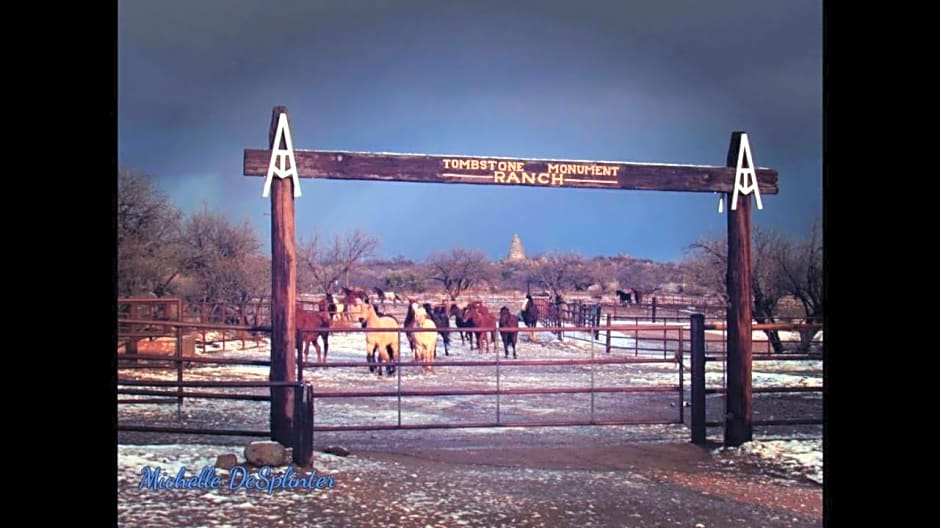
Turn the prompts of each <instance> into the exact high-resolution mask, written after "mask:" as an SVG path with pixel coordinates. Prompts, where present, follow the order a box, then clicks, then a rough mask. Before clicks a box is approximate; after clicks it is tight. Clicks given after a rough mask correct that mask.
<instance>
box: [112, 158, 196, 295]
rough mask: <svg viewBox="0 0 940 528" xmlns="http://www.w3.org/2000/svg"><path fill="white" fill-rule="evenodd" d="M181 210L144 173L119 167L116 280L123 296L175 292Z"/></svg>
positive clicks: (178, 263) (178, 265)
mask: <svg viewBox="0 0 940 528" xmlns="http://www.w3.org/2000/svg"><path fill="white" fill-rule="evenodd" d="M181 218H182V214H181V213H180V211H179V210H178V209H177V208H176V207H174V206H173V205H172V204H170V202H169V200H168V199H167V197H166V196H165V195H164V194H163V193H161V192H160V191H158V190H157V189H156V187H154V185H153V184H152V183H151V182H150V181H149V180H147V179H146V177H145V176H144V175H141V174H136V173H133V172H131V171H130V170H128V169H126V168H123V167H122V168H119V169H118V188H117V218H116V224H117V226H116V227H117V252H118V262H117V267H118V269H117V283H118V293H119V294H120V295H123V296H132V295H140V294H152V295H156V296H157V297H162V296H164V295H169V294H172V293H174V292H173V290H172V287H171V285H172V283H173V281H174V279H176V278H177V277H178V275H179V272H180V269H181V262H180V254H179V250H180V223H181Z"/></svg>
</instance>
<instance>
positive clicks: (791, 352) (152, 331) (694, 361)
mask: <svg viewBox="0 0 940 528" xmlns="http://www.w3.org/2000/svg"><path fill="white" fill-rule="evenodd" d="M535 300H536V304H537V306H539V305H540V304H541V306H539V308H540V314H542V313H544V314H545V315H544V316H540V325H541V326H538V327H537V329H536V331H538V332H550V333H553V334H554V335H556V336H557V337H558V338H559V339H560V340H564V339H571V340H574V341H580V342H589V343H590V349H589V351H585V357H583V358H578V359H512V360H507V359H502V358H501V357H500V355H501V354H500V351H499V350H498V348H499V347H495V348H496V352H495V358H492V359H491V358H490V356H487V357H484V358H482V359H480V358H476V359H473V360H452V359H437V360H434V361H432V362H421V361H414V360H411V359H404V358H402V357H401V353H400V354H399V358H397V360H394V361H392V362H390V364H389V365H387V366H391V367H394V374H393V375H394V376H395V384H394V387H390V386H385V387H378V388H376V387H372V388H369V389H366V390H357V389H347V390H338V389H318V388H317V387H316V386H315V385H314V384H313V383H311V382H310V381H305V380H304V372H305V370H308V369H365V368H366V367H367V364H366V363H365V362H363V361H333V362H322V363H320V362H311V361H306V362H305V361H303V357H302V352H301V350H300V347H298V350H297V351H296V352H297V356H296V358H295V361H296V365H297V372H296V374H297V381H296V382H270V381H263V382H262V381H236V380H226V379H217V380H186V379H185V373H186V371H187V369H188V368H199V367H202V366H207V365H215V366H218V367H220V368H225V367H231V366H240V365H241V366H259V367H268V368H270V359H266V360H261V359H241V358H212V357H200V355H197V354H196V353H195V344H196V341H197V339H196V337H199V336H201V337H202V339H201V344H202V349H203V352H204V353H205V350H206V348H205V347H206V344H207V339H206V337H205V336H207V335H214V336H216V338H218V337H219V336H221V340H222V343H223V345H222V346H223V351H224V350H225V348H224V346H225V345H224V343H225V340H226V336H228V340H229V341H239V340H240V341H241V344H242V347H243V348H244V347H245V344H246V343H245V342H246V341H252V340H255V342H256V343H259V346H260V341H263V339H264V337H263V336H265V335H268V334H269V333H270V331H271V329H270V327H269V326H264V325H256V324H225V322H226V321H239V322H246V321H250V322H251V323H255V322H260V323H263V322H266V321H265V320H264V319H265V313H266V312H265V304H264V303H263V302H260V301H259V302H255V303H245V305H243V306H240V307H238V310H237V311H236V312H234V313H235V315H232V313H231V312H230V311H229V310H228V309H227V307H226V305H224V304H222V303H215V304H210V303H200V304H199V305H198V308H195V309H194V307H193V305H184V303H183V302H182V301H181V300H180V299H150V298H147V299H119V300H118V305H119V309H118V314H119V319H118V322H117V323H118V332H117V336H118V343H119V344H120V346H119V350H118V369H119V370H126V371H127V372H131V373H133V372H135V371H143V370H145V369H147V370H149V369H153V370H154V371H174V373H175V376H173V377H174V378H175V379H146V378H143V379H142V378H141V377H136V378H135V377H119V378H118V380H117V395H118V404H119V405H133V404H176V405H177V417H178V418H179V417H180V410H181V408H182V406H183V404H184V401H185V400H187V399H209V400H233V401H234V400H244V401H256V402H269V401H271V392H273V391H276V390H285V391H294V402H295V404H294V423H295V424H298V425H299V427H295V428H294V432H295V434H294V440H295V445H294V446H293V448H294V450H293V452H294V459H295V461H296V462H298V463H303V461H305V460H309V455H310V454H311V453H312V446H313V436H314V434H315V433H316V432H326V431H365V430H389V429H398V430H408V429H454V428H474V427H476V428H480V427H549V426H575V425H578V426H580V425H648V424H684V423H686V413H685V407H686V406H687V401H689V402H690V406H691V408H692V409H691V417H690V418H691V420H690V421H689V425H690V428H691V437H692V441H693V442H695V443H704V442H705V439H706V436H707V428H708V427H723V425H724V424H723V422H722V421H721V420H714V419H712V420H706V416H707V415H709V414H710V415H717V416H722V415H723V414H724V413H723V410H722V409H716V408H715V407H714V405H715V404H714V403H713V404H712V405H711V406H708V404H707V399H706V395H709V394H710V395H715V396H717V397H718V398H719V399H720V397H721V395H722V394H723V392H724V391H725V388H724V387H723V386H722V385H721V382H722V381H723V376H722V377H721V378H720V379H719V380H718V383H712V384H710V385H706V383H705V382H706V366H707V364H712V365H715V366H717V367H718V369H719V372H720V370H721V369H722V368H723V363H724V359H725V357H724V354H725V351H726V342H725V339H724V325H723V324H721V323H715V322H711V323H706V320H705V316H704V315H703V314H694V315H691V316H687V317H674V316H673V317H667V316H663V315H660V316H659V320H658V321H657V322H656V323H653V322H651V321H644V320H643V319H644V317H642V316H640V315H633V316H629V315H626V314H623V313H622V312H617V311H615V310H616V309H617V308H619V307H617V306H616V305H615V306H613V307H611V306H609V305H601V304H590V303H584V302H572V303H568V304H567V305H562V306H556V305H548V307H547V308H545V312H542V311H541V309H542V308H543V307H545V304H544V303H543V302H540V301H541V300H540V299H535ZM496 304H501V303H500V301H497V302H496ZM246 306H253V308H252V309H251V310H252V311H246V308H245V307H246ZM229 308H230V307H229ZM516 308H518V306H517V307H516ZM267 313H269V310H268V311H267ZM249 316H250V317H249ZM206 319H210V321H206V322H203V321H204V320H206ZM821 329H822V326H821V325H807V324H795V323H778V324H770V325H762V324H755V325H754V330H755V331H762V332H765V333H767V332H774V331H781V330H782V331H791V332H792V331H796V332H804V333H809V334H810V335H812V334H814V333H815V332H816V331H818V330H821ZM328 331H329V333H330V335H334V334H338V333H363V334H365V333H369V332H376V331H378V332H382V331H384V332H388V331H389V330H388V329H373V328H359V327H357V326H351V327H350V326H347V325H346V324H343V323H339V324H336V325H335V326H331V327H330V328H329V330H328ZM405 331H406V329H405V328H398V329H397V332H398V333H399V335H400V336H401V335H403V334H404V333H405ZM407 331H408V332H425V331H431V332H438V330H437V329H418V328H408V329H407ZM459 331H462V332H477V331H480V332H492V331H496V332H507V331H508V332H517V333H519V334H526V333H529V332H530V329H528V328H526V327H524V326H520V327H518V328H499V327H492V328H461V329H459ZM450 332H451V335H452V336H453V335H454V334H455V333H457V332H458V329H457V328H455V327H450ZM363 339H364V338H363ZM400 342H402V340H401V339H400ZM152 343H158V344H163V345H169V346H164V347H160V346H148V345H149V344H152ZM785 345H786V346H785V347H784V353H776V352H775V351H774V349H773V347H772V346H771V340H770V339H767V340H766V343H762V342H760V341H755V343H754V345H753V358H752V359H753V361H754V362H761V361H821V360H822V349H821V346H822V343H821V342H818V343H816V342H811V343H810V345H809V347H808V348H807V344H806V343H805V339H804V340H801V341H798V342H789V343H786V344H785ZM122 347H123V350H121V349H122ZM402 348H403V349H404V347H402ZM490 354H492V352H490ZM640 364H646V365H655V364H659V365H664V366H666V367H667V368H669V369H675V373H674V376H675V378H674V379H675V381H674V382H669V383H660V384H653V385H650V384H642V385H632V384H624V383H616V384H615V383H610V382H609V377H607V378H604V379H603V381H599V380H598V378H597V376H596V373H598V372H599V371H600V369H603V368H604V367H608V366H618V365H619V366H627V365H640ZM383 366H386V365H383ZM429 366H433V367H434V368H442V367H446V368H450V367H454V368H457V369H484V372H485V373H487V375H488V376H490V378H491V380H492V382H491V384H490V385H488V386H486V387H482V386H475V387H469V388H463V387H432V388H408V387H403V385H402V371H403V369H411V368H416V369H421V368H425V367H429ZM689 366H691V370H689V369H688V367H689ZM521 367H526V368H531V369H534V370H535V371H537V372H538V371H542V370H544V371H551V370H553V369H554V370H556V371H557V369H559V368H562V369H587V371H588V372H587V375H586V376H584V377H585V378H587V379H588V380H589V381H588V382H587V383H585V384H563V385H560V386H557V385H556V386H551V387H533V386H522V387H520V386H518V383H517V384H514V386H509V387H507V385H506V383H505V380H506V379H507V377H508V376H509V374H508V373H509V372H512V371H513V370H515V369H518V368H521ZM687 371H688V373H689V376H690V381H691V383H690V387H687V384H686V382H685V377H686V376H685V374H686V372H687ZM194 389H203V390H194ZM229 389H242V390H244V389H254V392H243V391H238V392H232V391H230V390H229ZM822 390H823V388H822V386H821V385H819V386H805V387H793V386H773V385H758V386H755V387H753V389H752V393H753V394H786V393H821V392H822ZM259 391H264V392H259ZM687 392H688V398H687ZM642 394H653V395H655V394H658V395H664V396H667V397H668V395H670V394H671V395H672V396H671V398H672V399H673V401H674V402H675V412H674V414H673V415H672V416H660V417H655V418H623V417H622V416H621V417H617V416H614V417H611V416H598V413H597V411H598V408H597V405H596V403H597V402H596V400H597V399H598V398H599V397H604V396H608V397H609V396H613V395H620V396H622V397H626V395H642ZM550 395H584V396H585V397H586V401H585V406H584V409H583V416H582V417H579V418H574V419H566V420H518V419H513V417H512V415H511V413H507V412H506V410H505V408H504V405H503V403H504V402H505V401H506V399H507V398H513V397H519V396H550ZM442 397H475V398H483V399H492V401H493V403H494V404H495V405H494V406H493V407H492V408H491V412H492V414H491V415H490V416H489V417H488V418H484V419H477V420H471V421H444V422H434V423H432V422H410V421H408V420H405V419H403V413H402V408H403V403H404V402H405V401H406V400H409V399H420V398H442ZM356 399H377V400H381V399H385V400H393V401H394V406H395V409H396V412H395V415H396V416H395V420H394V422H393V423H383V424H377V423H318V421H317V419H316V417H317V415H316V412H315V410H316V407H317V402H318V401H320V402H321V403H325V402H331V401H337V400H356ZM713 401H714V400H713ZM507 414H508V416H507ZM179 422H180V423H178V424H128V423H121V422H119V423H118V430H119V431H137V432H151V433H180V434H196V435H232V436H256V437H268V436H270V435H271V431H270V430H269V429H270V428H268V430H264V429H246V428H238V427H191V426H186V424H185V423H183V420H181V419H180V420H179ZM821 423H822V419H821V417H818V418H817V417H799V418H789V419H758V420H753V421H752V425H755V426H763V425H767V426H769V425H810V424H812V425H815V424H821ZM304 457H307V458H304Z"/></svg>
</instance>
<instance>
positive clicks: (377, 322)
mask: <svg viewBox="0 0 940 528" xmlns="http://www.w3.org/2000/svg"><path fill="white" fill-rule="evenodd" d="M359 322H360V323H365V328H388V329H389V331H388V332H366V362H367V363H368V364H369V372H375V370H376V367H378V374H379V376H381V375H382V366H381V365H380V364H379V361H376V359H378V360H384V361H385V362H386V363H387V365H386V367H385V370H386V372H387V373H388V374H389V375H391V374H394V373H395V366H394V365H392V364H391V363H392V362H393V361H398V360H399V358H400V354H399V349H400V347H401V337H400V335H399V333H398V320H397V319H395V318H394V317H392V316H390V315H383V316H381V317H379V316H378V315H377V314H376V313H375V307H374V306H372V304H371V303H369V302H366V303H365V304H364V305H363V307H362V311H361V312H360V313H359ZM376 352H378V354H379V355H378V358H376Z"/></svg>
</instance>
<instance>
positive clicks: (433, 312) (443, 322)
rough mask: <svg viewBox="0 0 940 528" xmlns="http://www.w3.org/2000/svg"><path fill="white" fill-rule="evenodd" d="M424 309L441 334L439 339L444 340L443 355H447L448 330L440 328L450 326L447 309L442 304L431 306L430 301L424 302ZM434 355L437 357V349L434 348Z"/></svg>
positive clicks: (448, 343)
mask: <svg viewBox="0 0 940 528" xmlns="http://www.w3.org/2000/svg"><path fill="white" fill-rule="evenodd" d="M423 306H424V311H425V312H427V313H428V315H430V316H431V320H433V321H434V326H436V327H437V328H438V329H439V330H438V333H439V334H441V339H443V340H444V355H445V356H449V355H450V352H448V350H447V347H448V345H450V332H448V331H444V330H440V329H441V328H450V317H449V316H448V315H447V310H446V309H445V308H444V307H443V306H437V307H434V308H432V307H431V303H424V305H423ZM434 352H435V355H434V357H435V358H437V349H435V350H434Z"/></svg>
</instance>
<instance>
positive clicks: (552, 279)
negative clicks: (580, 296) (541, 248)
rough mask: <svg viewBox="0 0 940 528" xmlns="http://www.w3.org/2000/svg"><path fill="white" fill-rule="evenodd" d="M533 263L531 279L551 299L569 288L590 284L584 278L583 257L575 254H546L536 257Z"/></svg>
mask: <svg viewBox="0 0 940 528" xmlns="http://www.w3.org/2000/svg"><path fill="white" fill-rule="evenodd" d="M535 261H536V265H535V267H533V268H532V272H531V279H532V280H533V281H534V282H536V283H538V284H540V285H542V286H543V287H545V288H548V289H549V290H550V291H551V292H552V298H553V299H557V298H558V297H559V296H560V295H561V293H562V292H563V291H565V290H567V289H569V288H575V287H577V286H578V285H583V284H585V283H587V284H590V280H589V279H587V278H586V277H587V275H586V266H585V261H584V257H582V256H581V255H579V254H577V253H547V254H545V255H542V256H539V257H536V258H535Z"/></svg>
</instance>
